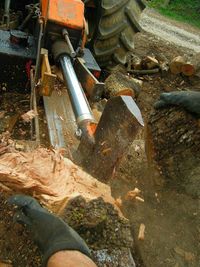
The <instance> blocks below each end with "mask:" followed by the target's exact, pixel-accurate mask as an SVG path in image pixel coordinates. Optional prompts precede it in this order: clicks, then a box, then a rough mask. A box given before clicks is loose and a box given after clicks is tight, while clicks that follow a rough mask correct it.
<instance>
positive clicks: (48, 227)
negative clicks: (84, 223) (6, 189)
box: [8, 195, 91, 266]
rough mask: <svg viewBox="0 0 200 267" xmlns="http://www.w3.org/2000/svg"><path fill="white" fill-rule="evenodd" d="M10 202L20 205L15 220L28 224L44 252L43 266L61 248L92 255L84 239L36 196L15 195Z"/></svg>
mask: <svg viewBox="0 0 200 267" xmlns="http://www.w3.org/2000/svg"><path fill="white" fill-rule="evenodd" d="M8 203H9V204H13V205H15V206H17V207H18V210H17V212H16V213H15V215H14V221H15V222H18V223H21V224H23V225H25V226H27V228H28V230H29V231H30V232H31V234H32V237H33V240H34V241H35V243H36V244H37V245H38V247H39V249H40V250H41V252H42V253H43V255H44V259H43V264H42V266H46V265H47V262H48V259H49V257H50V256H52V255H53V254H54V253H56V252H58V251H61V250H77V251H80V252H81V253H83V254H85V255H86V256H88V257H91V254H90V250H89V248H88V247H87V245H86V243H85V242H84V241H83V239H82V238H81V237H80V236H79V235H78V234H77V233H76V232H75V231H74V230H73V229H72V228H71V227H70V226H68V225H67V224H66V223H65V222H64V221H63V220H61V219H60V218H58V217H57V216H55V215H53V214H51V213H49V212H48V211H47V210H46V209H44V208H42V207H41V206H40V204H39V203H38V202H37V200H35V199H34V198H32V197H29V196H25V195H15V196H12V197H10V198H9V200H8Z"/></svg>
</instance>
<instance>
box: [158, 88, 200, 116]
mask: <svg viewBox="0 0 200 267" xmlns="http://www.w3.org/2000/svg"><path fill="white" fill-rule="evenodd" d="M171 105H175V106H180V107H183V108H185V109H186V110H187V111H189V112H192V113H194V114H196V115H197V117H198V118H200V92H195V91H175V92H171V93H162V94H161V95H160V100H159V101H157V102H156V103H155V105H154V107H155V108H156V109H159V108H164V107H168V106H171Z"/></svg>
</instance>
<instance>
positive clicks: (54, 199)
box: [0, 148, 115, 212]
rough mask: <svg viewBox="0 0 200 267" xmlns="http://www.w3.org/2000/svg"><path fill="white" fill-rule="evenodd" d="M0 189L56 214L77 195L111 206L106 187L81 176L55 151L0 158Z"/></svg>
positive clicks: (81, 173) (82, 172)
mask: <svg viewBox="0 0 200 267" xmlns="http://www.w3.org/2000/svg"><path fill="white" fill-rule="evenodd" d="M0 188H2V189H3V190H6V191H8V192H10V193H11V194H12V193H13V192H18V193H25V194H29V195H32V196H34V197H36V198H37V199H39V200H40V201H41V202H42V203H44V205H45V206H47V207H48V208H50V209H51V210H53V211H55V212H58V210H60V209H62V207H64V206H65V205H66V203H67V202H68V201H69V200H70V199H73V198H75V197H77V196H79V195H81V196H82V197H83V198H84V199H85V200H88V201H89V200H92V199H97V198H98V197H102V198H103V199H104V200H105V202H109V203H111V204H113V205H114V206H115V204H114V203H115V200H114V199H113V198H112V197H111V191H110V187H109V186H107V185H105V184H103V183H101V182H99V181H98V180H96V179H95V178H93V177H92V176H90V175H88V174H87V173H85V172H84V171H83V170H82V169H81V168H80V167H78V166H76V165H75V164H74V163H72V162H71V161H70V160H69V159H66V158H63V157H62V155H61V154H60V152H58V151H49V150H47V149H42V148H40V149H37V150H35V151H33V152H30V153H22V152H12V153H6V154H4V155H2V156H1V157H0Z"/></svg>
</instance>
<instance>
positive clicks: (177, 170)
mask: <svg viewBox="0 0 200 267" xmlns="http://www.w3.org/2000/svg"><path fill="white" fill-rule="evenodd" d="M199 136H200V122H199V120H198V119H196V118H195V117H193V116H192V115H191V114H190V113H188V112H186V111H185V110H183V109H181V108H170V109H162V110H156V111H155V112H154V113H153V114H152V115H151V116H150V119H149V122H148V126H147V137H146V147H147V154H148V158H149V159H150V161H151V162H153V163H154V164H155V166H156V167H157V168H158V169H159V170H160V173H161V174H162V176H163V177H164V179H165V181H166V182H167V183H169V184H170V185H172V186H174V187H175V188H176V189H178V190H180V191H184V192H187V193H188V194H190V195H192V196H194V197H200V138H199Z"/></svg>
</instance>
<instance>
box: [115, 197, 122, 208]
mask: <svg viewBox="0 0 200 267" xmlns="http://www.w3.org/2000/svg"><path fill="white" fill-rule="evenodd" d="M115 205H116V206H117V207H118V208H121V207H122V199H121V197H118V198H117V199H116V200H115Z"/></svg>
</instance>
